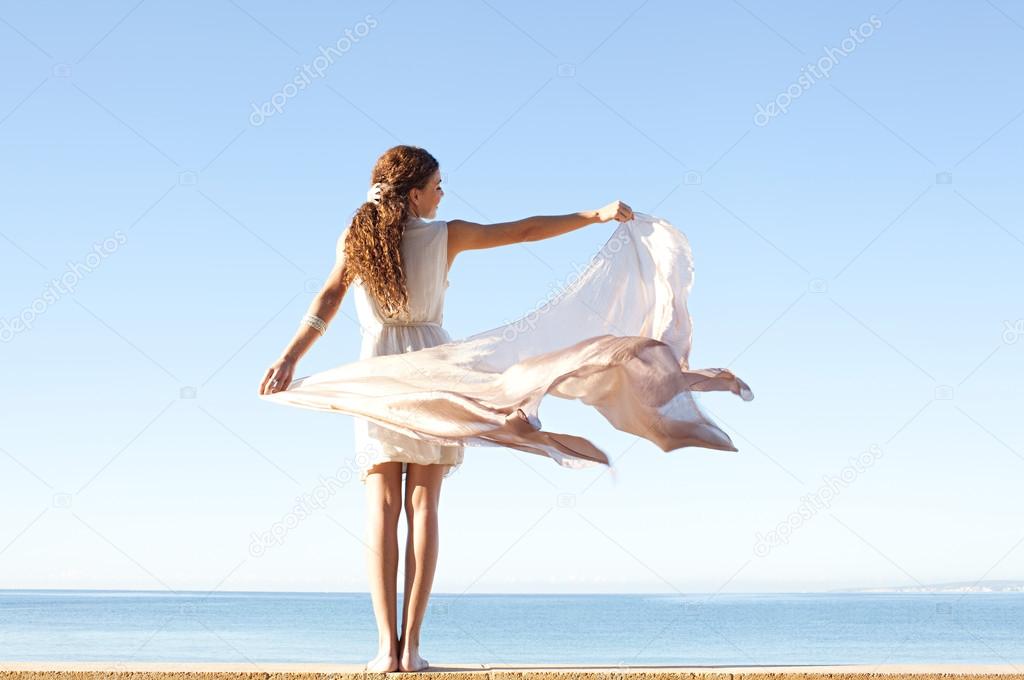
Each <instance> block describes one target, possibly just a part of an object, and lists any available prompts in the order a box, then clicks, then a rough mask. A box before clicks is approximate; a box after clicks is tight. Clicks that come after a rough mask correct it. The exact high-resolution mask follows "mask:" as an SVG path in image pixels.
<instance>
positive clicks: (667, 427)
mask: <svg viewBox="0 0 1024 680" xmlns="http://www.w3.org/2000/svg"><path fill="white" fill-rule="evenodd" d="M692 284H693V260H692V255H691V252H690V247H689V242H688V241H687V239H686V237H685V236H684V235H683V234H682V233H681V232H680V231H678V230H677V229H676V228H675V227H673V226H672V225H671V224H670V223H669V222H667V221H666V220H664V219H661V218H658V217H653V216H651V215H645V214H643V213H635V214H634V219H633V220H631V221H629V222H623V223H620V224H619V225H618V227H617V228H616V229H615V231H614V232H613V234H612V235H611V237H610V238H609V239H608V241H607V242H606V243H605V244H604V246H602V248H601V249H600V250H599V251H598V253H597V254H596V255H594V257H593V258H591V260H590V262H589V264H588V266H587V267H586V268H585V269H584V270H583V271H582V272H581V273H579V275H575V274H572V275H569V276H568V277H567V279H566V281H565V282H564V285H563V286H562V287H561V288H560V289H559V290H558V291H557V293H556V294H554V295H552V296H550V297H549V298H548V299H547V300H545V301H543V302H542V303H541V304H539V305H537V306H536V308H535V309H534V310H533V311H531V312H530V313H528V314H526V315H525V316H523V317H522V318H520V319H517V320H516V321H513V322H511V323H508V324H505V325H503V326H499V327H497V328H493V329H490V330H486V331H483V332H481V333H477V334H475V335H472V336H469V337H467V338H464V339H460V340H452V341H450V342H446V343H444V344H440V345H437V346H434V347H428V348H425V349H418V350H415V351H410V352H405V353H402V354H393V355H384V356H373V357H369V358H364V359H361V360H359V361H356V362H352V363H348V364H344V365H341V366H338V367H336V368H332V369H329V370H326V371H322V372H319V373H315V374H313V375H310V376H306V377H303V378H299V379H296V380H294V381H293V382H292V384H291V385H290V386H289V388H288V389H287V390H285V391H282V392H277V393H275V394H270V395H262V398H264V399H267V400H270V401H276V402H279V403H285V404H290V405H293V406H298V407H301V408H308V409H317V410H324V411H336V412H339V413H346V414H349V415H353V416H358V417H361V418H365V419H367V420H369V421H371V422H373V423H377V424H379V425H381V426H384V427H387V428H389V429H392V430H394V431H396V432H399V433H401V434H404V435H406V436H409V437H413V438H415V439H422V440H424V441H431V442H437V443H440V444H448V445H459V444H461V445H467V446H504V447H508V448H512V449H517V450H520V451H527V452H529V453H534V454H538V455H543V456H547V457H549V458H551V459H552V460H554V461H555V462H556V463H558V464H559V465H562V466H564V467H573V468H576V467H589V466H592V465H599V464H604V465H610V464H611V462H610V460H609V458H608V456H607V455H606V454H605V453H604V452H603V451H602V450H601V449H600V448H598V447H597V446H596V445H595V444H593V443H592V442H591V441H590V440H588V439H586V438H584V437H582V436H579V435H576V434H567V433H558V432H549V431H547V430H545V429H543V426H542V424H541V421H540V418H539V416H538V411H539V409H540V404H541V400H542V399H543V398H544V397H545V396H547V395H552V396H555V397H561V398H564V399H579V400H580V401H582V402H583V403H585V404H588V405H590V406H593V407H594V408H595V409H596V410H597V411H598V412H600V413H601V414H602V415H603V416H604V417H605V418H606V419H607V420H608V421H609V422H610V423H611V424H612V425H613V426H614V427H615V428H617V429H619V430H622V431H624V432H630V433H633V434H635V435H638V436H640V437H643V438H645V439H647V440H649V441H651V442H653V443H654V444H656V445H657V446H658V447H659V448H661V449H662V450H664V451H672V450H675V449H678V448H681V447H686V446H697V447H702V448H708V449H717V450H722V451H737V450H738V449H737V448H736V447H735V446H734V445H733V442H732V440H731V439H730V438H729V436H728V435H727V434H726V433H725V432H723V431H722V430H721V429H720V428H719V427H718V426H717V425H716V424H715V423H714V422H713V421H712V420H711V419H710V418H709V417H708V416H707V415H705V414H704V413H703V412H702V410H701V409H700V407H699V405H698V404H697V402H696V401H695V400H694V396H693V394H692V393H693V392H711V391H729V392H732V393H733V394H736V395H738V396H739V397H740V398H741V399H743V400H744V401H750V400H752V399H753V398H754V395H753V392H752V391H751V389H750V387H749V386H748V385H747V384H746V383H745V382H743V380H741V379H740V378H739V377H737V376H736V375H734V374H733V373H732V372H731V371H729V370H726V369H724V368H703V369H691V368H690V367H689V354H690V344H691V338H692V326H691V322H690V315H689V311H688V309H687V305H686V301H687V297H688V295H689V292H690V288H691V286H692Z"/></svg>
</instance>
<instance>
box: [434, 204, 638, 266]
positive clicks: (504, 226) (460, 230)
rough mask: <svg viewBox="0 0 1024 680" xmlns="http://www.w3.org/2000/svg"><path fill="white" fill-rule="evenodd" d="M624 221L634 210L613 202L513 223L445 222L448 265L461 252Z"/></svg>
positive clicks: (542, 238)
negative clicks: (614, 221)
mask: <svg viewBox="0 0 1024 680" xmlns="http://www.w3.org/2000/svg"><path fill="white" fill-rule="evenodd" d="M612 219H615V220H618V221H620V222H625V221H627V220H631V219H633V209H632V208H630V207H629V206H628V205H626V204H625V203H623V202H622V201H614V202H612V203H609V204H608V205H606V206H605V207H603V208H600V209H599V210H584V211H583V212H577V213H570V214H568V215H537V216H534V217H527V218H525V219H522V220H516V221H515V222H499V223H497V224H477V223H475V222H467V221H465V220H452V221H450V222H448V262H449V264H451V261H452V260H453V259H454V258H455V256H456V255H457V254H458V253H461V252H462V251H464V250H480V249H482V248H496V247H498V246H507V245H509V244H512V243H524V242H527V241H542V240H544V239H546V238H551V237H553V236H559V235H561V234H565V233H567V232H570V231H574V230H576V229H579V228H581V227H585V226H587V225H588V224H593V223H595V222H607V221H608V220H612Z"/></svg>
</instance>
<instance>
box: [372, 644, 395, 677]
mask: <svg viewBox="0 0 1024 680" xmlns="http://www.w3.org/2000/svg"><path fill="white" fill-rule="evenodd" d="M397 670H398V654H396V653H395V651H394V650H391V649H382V650H381V651H380V652H378V653H377V656H375V657H373V658H372V659H370V660H369V661H368V662H367V663H366V672H367V673H394V672H395V671H397Z"/></svg>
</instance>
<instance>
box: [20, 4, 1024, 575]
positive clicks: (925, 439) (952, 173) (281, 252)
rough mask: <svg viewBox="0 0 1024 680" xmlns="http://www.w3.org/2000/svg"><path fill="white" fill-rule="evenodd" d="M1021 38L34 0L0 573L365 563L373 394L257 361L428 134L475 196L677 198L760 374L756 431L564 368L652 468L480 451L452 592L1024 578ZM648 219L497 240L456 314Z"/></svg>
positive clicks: (628, 8) (704, 359)
mask: <svg viewBox="0 0 1024 680" xmlns="http://www.w3.org/2000/svg"><path fill="white" fill-rule="evenodd" d="M851 31H852V33H851ZM1022 38H1024V4H1022V3H1011V2H1008V1H1007V0H994V1H993V2H966V3H925V2H923V1H922V0H901V1H899V2H895V3H893V2H892V0H886V2H882V3H843V4H842V5H841V6H836V5H834V4H832V3H824V4H823V3H793V4H785V5H781V6H780V5H779V4H778V3H768V2H754V1H752V0H750V1H747V0H745V1H744V2H743V3H739V2H723V3H700V4H696V3H674V2H665V1H661V0H649V1H647V2H643V1H637V2H630V3H615V4H613V3H601V4H600V5H598V4H595V3H585V2H566V3H557V4H552V3H541V2H517V3H507V2H505V3H499V2H495V1H494V0H481V1H480V2H472V1H470V2H462V3H450V4H448V3H432V4H429V5H424V4H418V3H412V2H408V1H402V0H397V1H396V2H391V3H344V4H339V3H327V2H310V3H302V4H301V6H294V5H287V6H286V5H283V4H280V3H270V2H255V1H253V0H227V1H223V2H221V1H216V2H204V3H198V2H191V3H190V2H184V3H168V2H159V1H158V0H148V1H143V2H138V1H137V0H132V1H130V2H124V3H121V2H106V3H93V4H92V5H91V6H88V7H87V6H84V5H81V6H79V5H64V4H56V3H31V4H21V3H2V4H0V55H2V63H3V67H2V68H3V88H2V89H0V145H2V149H3V162H2V163H0V173H2V176H0V203H2V204H3V206H4V219H3V220H2V225H0V266H2V268H3V271H4V279H3V281H4V285H3V287H2V289H0V336H2V337H0V339H2V343H0V357H2V370H3V373H4V375H5V380H4V384H5V389H4V390H3V393H2V395H0V480H2V485H3V486H2V491H3V493H2V494H0V512H2V516H3V517H4V522H3V525H2V527H0V586H2V587H9V588H23V587H36V588H46V587H62V588H70V587H79V588H90V587H94V588H145V589H165V588H170V589H196V590H210V589H225V590H332V591H337V590H340V591H361V590H366V573H365V557H364V547H363V543H362V538H363V522H364V520H365V510H364V505H363V504H364V496H363V490H362V488H361V486H360V485H359V483H358V481H357V480H356V479H355V478H354V476H352V475H351V474H349V472H348V471H349V470H350V469H351V460H352V421H351V419H350V418H348V417H347V416H340V415H339V416H336V417H335V416H333V415H331V414H325V413H320V412H312V411H303V410H300V409H294V408H282V407H281V406H280V405H275V404H271V403H267V402H263V401H261V400H259V399H258V397H257V395H256V386H257V384H258V382H259V379H260V378H261V376H262V373H263V371H264V369H265V367H266V366H267V365H268V364H269V363H270V362H271V361H273V360H274V359H275V358H276V357H277V356H278V355H279V353H280V352H281V350H282V348H283V347H284V345H285V343H286V342H287V341H288V340H289V339H290V338H291V336H292V334H293V332H294V331H295V329H296V327H297V324H298V322H299V319H300V318H301V316H302V314H303V313H304V312H305V310H306V307H307V305H308V303H309V301H310V300H311V298H312V295H313V292H314V291H316V290H317V289H318V288H319V286H320V284H321V283H322V281H323V279H324V277H325V276H326V275H327V273H328V271H329V270H330V268H331V265H332V263H333V257H334V244H335V240H336V238H337V236H338V234H339V233H340V231H341V230H342V229H343V228H344V226H345V223H346V218H347V216H349V215H350V214H351V213H352V211H353V210H354V209H355V208H356V207H357V205H358V204H359V203H360V202H361V201H362V200H363V197H364V195H365V191H366V188H367V185H368V180H369V173H370V169H371V167H372V165H373V162H374V160H375V159H376V158H377V157H378V156H379V154H381V153H382V152H383V151H384V150H386V149H387V148H388V147H390V146H392V145H394V144H399V143H408V144H416V145H419V146H423V147H425V148H427V149H429V150H430V151H431V152H432V153H433V154H434V155H435V156H436V157H437V158H438V159H439V160H440V162H441V165H442V172H443V173H444V177H445V184H446V186H447V196H446V198H445V200H444V201H443V202H442V204H441V207H440V209H439V213H438V216H439V217H440V218H442V219H455V218H460V219H470V220H474V221H479V222H487V221H503V220H509V219H515V218H520V217H526V216H529V215H536V214H559V213H567V212H574V211H577V210H587V209H593V208H597V207H600V206H601V205H604V204H605V203H608V202H610V201H612V200H615V199H622V200H624V201H626V202H627V203H629V204H630V205H631V206H632V207H633V208H634V209H636V210H639V211H643V212H648V213H653V214H656V215H659V216H661V217H664V218H666V219H668V220H669V221H671V222H672V223H674V224H675V225H676V226H677V227H678V228H680V229H681V230H682V231H683V232H685V233H686V234H687V236H688V238H689V239H690V242H691V245H692V247H693V251H694V257H695V261H696V277H695V285H694V288H693V291H692V296H691V299H690V309H691V313H692V315H693V322H694V345H693V352H692V354H691V365H692V366H694V367H718V366H728V367H730V368H731V369H732V370H734V371H735V372H736V373H737V374H738V375H739V376H741V377H742V378H743V379H744V380H745V381H746V382H748V383H749V384H750V386H751V387H752V389H753V391H754V393H755V395H756V399H755V400H754V401H752V402H743V401H741V400H740V399H738V398H737V397H735V396H734V395H731V394H712V395H706V396H705V397H704V398H702V400H701V404H702V405H703V406H704V407H705V408H706V410H707V411H708V412H709V413H710V414H711V415H712V416H713V417H715V419H716V420H717V421H718V422H719V423H720V424H721V425H722V426H723V428H724V429H725V430H726V431H727V432H728V433H729V434H730V436H732V438H733V440H734V441H735V442H736V444H737V446H738V447H739V449H740V451H739V452H738V453H722V452H716V451H710V450H706V449H694V448H691V449H682V450H678V451H675V452H672V453H669V454H666V453H663V452H661V451H660V450H659V449H657V448H656V447H655V446H654V445H653V444H650V443H649V442H646V441H644V440H637V438H636V437H634V436H633V435H628V434H625V433H622V432H618V431H616V430H614V429H613V428H612V427H611V426H610V425H609V424H608V423H606V422H605V421H604V420H602V419H601V418H600V417H597V416H596V415H595V414H593V413H590V412H588V411H587V410H586V409H584V408H582V407H581V406H580V405H579V404H574V403H566V402H560V401H558V400H554V399H551V400H549V401H547V402H546V403H545V404H544V405H543V406H542V409H541V416H542V418H543V419H544V423H545V426H547V427H549V428H551V429H554V430H556V431H564V432H574V433H578V434H583V435H585V436H588V437H589V438H591V439H592V440H593V441H594V442H595V443H597V444H598V445H599V446H602V448H604V449H605V450H606V451H607V452H608V453H609V455H610V456H611V457H612V458H613V459H614V460H615V462H616V464H617V466H618V467H619V471H620V475H619V477H618V480H617V481H616V482H613V480H612V479H611V478H610V476H609V475H607V474H602V472H601V470H599V469H594V470H587V471H571V470H563V469H561V468H559V467H557V466H556V465H555V464H553V463H552V462H551V461H549V460H547V459H543V458H540V457H535V456H531V455H529V454H525V453H520V452H514V451H509V450H502V449H484V448H471V449H468V450H467V462H466V465H465V466H464V467H463V469H462V470H460V471H459V473H458V474H457V475H456V476H454V477H452V478H451V479H449V480H448V481H446V482H445V488H444V492H443V497H442V503H441V512H442V546H441V555H440V561H439V565H438V572H437V577H436V579H435V592H457V593H461V592H538V591H564V592H604V591H610V592H628V591H651V592H691V591H702V592H715V591H719V590H721V591H723V592H740V591H747V592H749V591H784V590H826V589H830V588H839V587H851V586H875V585H913V584H915V583H934V582H942V581H953V580H966V581H974V580H976V579H980V578H986V579H1000V578H1001V579H1012V578H1020V577H1021V576H1022V575H1024V546H1022V539H1024V536H1022V535H1021V532H1022V529H1021V525H1022V522H1021V519H1022V515H1021V510H1020V503H1019V500H1018V499H1019V488H1020V480H1021V479H1022V478H1024V428H1022V425H1021V420H1020V418H1019V412H1020V403H1021V401H1020V400H1021V396H1022V394H1021V382H1020V380H1019V376H1021V375H1024V371H1022V368H1024V307H1022V306H1021V295H1020V293H1021V291H1022V290H1024V275H1022V267H1021V262H1022V260H1024V225H1022V223H1021V217H1020V216H1021V214H1022V210H1021V209H1022V207H1024V205H1022V200H1024V199H1022V194H1021V192H1020V185H1021V179H1022V170H1021V166H1020V163H1019V159H1020V158H1021V152H1022V144H1024V115H1022V114H1024V87H1022V80H1024V76H1022V74H1021V72H1020V69H1018V68H1016V65H1017V64H1019V63H1021V57H1022V45H1024V41H1022ZM331 49H333V50H334V52H331V51H330V50H331ZM325 53H327V54H330V55H331V59H330V60H329V61H326V63H325V60H326V58H325V57H323V56H322V55H323V54H325ZM318 57H320V59H319V61H318ZM826 71H827V73H826ZM297 77H298V78H300V79H304V80H303V87H302V88H301V89H299V88H298V87H296V88H295V89H291V88H290V87H289V86H288V85H289V83H294V82H295V81H294V80H293V79H295V78H297ZM268 103H269V104H268ZM264 105H272V106H274V107H275V108H273V109H268V108H263V109H262V110H263V111H264V112H268V111H272V113H270V114H269V115H268V114H264V115H259V116H256V115H253V112H254V111H256V110H260V108H261V107H263V106H264ZM759 112H761V115H760V116H759V115H758V114H759ZM612 228H613V226H611V225H600V224H596V225H591V226H589V227H587V228H585V229H582V230H580V231H577V232H573V233H571V234H568V235H565V236H562V237H559V238H557V239H553V240H548V241H544V242H538V243H532V244H528V245H523V246H510V247H506V248H501V249H496V250H490V251H478V252H474V253H469V254H466V255H464V256H460V258H459V260H458V261H457V262H456V265H455V267H454V268H453V269H452V271H451V274H450V280H451V287H450V289H449V293H448V298H447V306H446V310H445V317H444V321H445V325H446V327H447V328H448V329H449V331H450V332H451V333H452V335H453V336H456V337H459V336H465V335H470V334H472V333H475V332H477V331H480V330H484V329H487V328H491V327H494V326H497V325H499V324H501V323H504V322H507V321H510V320H512V319H514V318H517V317H518V316H520V315H522V314H524V313H526V312H528V311H529V310H531V309H532V308H533V307H534V306H535V305H536V304H537V302H538V301H539V300H541V299H543V298H544V297H545V295H546V294H547V292H548V291H549V290H550V288H551V287H552V285H554V284H555V283H556V282H558V281H560V280H562V279H563V278H564V277H565V275H566V274H567V273H569V272H571V271H573V263H580V262H584V261H585V260H587V259H588V258H589V257H590V256H591V255H592V254H593V253H594V252H596V251H597V249H598V248H599V247H600V246H601V244H602V243H604V241H605V239H606V238H607V236H608V235H609V234H610V232H611V229H612ZM55 281H57V282H58V283H55ZM60 282H63V283H60ZM72 284H73V287H72V288H69V287H68V286H71V285H72ZM354 318H355V311H354V307H353V301H352V299H351V298H349V299H346V300H345V302H344V304H343V307H342V314H341V315H339V316H338V317H337V319H336V320H335V322H334V323H333V324H332V325H331V328H330V329H329V331H328V333H327V335H326V336H325V337H324V338H323V339H322V340H320V341H319V342H318V343H317V344H316V345H315V346H314V347H313V349H312V350H311V351H310V352H309V353H308V354H307V355H306V357H305V358H304V359H303V360H302V362H301V363H300V365H299V370H298V375H307V374H309V373H312V372H315V371H318V370H323V369H326V368H329V367H331V366H335V365H338V364H341V363H345V362H348V361H353V360H355V359H356V357H357V355H358V347H359V335H358V327H357V325H356V324H355V322H354ZM18 319H27V320H28V321H29V323H28V324H25V325H21V326H19V325H18V323H17V321H16V320H18ZM1015 416H1016V417H1015ZM858 461H860V462H859V463H858ZM332 480H333V481H332ZM836 480H839V481H836ZM310 497H314V498H318V499H320V500H319V501H317V502H316V505H313V506H311V505H310V503H311V501H309V498H310ZM321 501H322V502H321ZM297 506H304V507H306V509H307V512H305V516H304V517H302V518H301V519H300V518H298V512H299V511H298V510H296V508H297ZM310 508H312V509H310ZM787 527H788V528H787ZM268 531H276V532H277V537H278V538H277V540H276V541H275V542H273V543H271V544H269V545H263V547H262V549H255V548H254V538H253V536H259V535H261V534H263V533H264V532H268ZM772 532H775V533H774V534H773V533H772ZM772 535H775V536H777V537H781V538H782V540H779V541H776V542H775V544H773V545H771V546H770V548H765V546H766V545H767V543H766V541H768V537H769V536H772ZM402 536H403V537H404V528H403V529H402ZM255 543H256V544H259V542H258V541H255Z"/></svg>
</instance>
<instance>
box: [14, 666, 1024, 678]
mask: <svg viewBox="0 0 1024 680" xmlns="http://www.w3.org/2000/svg"><path fill="white" fill-rule="evenodd" d="M399 675H401V676H412V675H415V676H417V680H645V679H646V680H801V679H803V678H807V679H808V680H869V679H870V678H882V679H883V680H902V679H904V678H906V679H907V680H932V679H936V680H938V679H939V678H943V679H950V678H956V677H967V678H970V680H1011V679H1013V680H1018V679H1019V680H1024V667H1019V666H1015V665H1013V664H1005V665H968V664H911V665H899V664H891V665H876V666H872V665H847V666H701V667H670V666H575V665H565V666H552V665H486V666H485V665H474V664H452V665H438V666H432V667H431V668H430V669H428V670H427V671H424V672H421V673H401V674H399V673H366V672H365V671H364V666H362V665H343V664H217V663H134V662H133V663H122V662H107V663H104V662H17V663H13V662H6V663H0V680H366V678H368V677H384V676H399Z"/></svg>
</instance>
